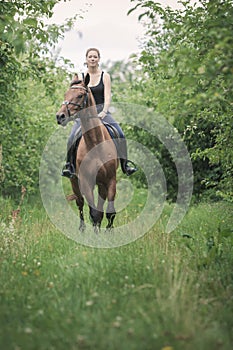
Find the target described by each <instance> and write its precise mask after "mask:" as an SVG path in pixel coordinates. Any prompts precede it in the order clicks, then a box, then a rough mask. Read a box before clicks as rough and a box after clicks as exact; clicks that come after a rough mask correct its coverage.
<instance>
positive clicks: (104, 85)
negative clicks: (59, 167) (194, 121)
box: [62, 48, 137, 178]
mask: <svg viewBox="0 0 233 350" xmlns="http://www.w3.org/2000/svg"><path fill="white" fill-rule="evenodd" d="M99 61H100V52H99V50H98V49H96V48H90V49H88V50H87V52H86V65H87V72H86V74H87V73H88V74H89V75H90V83H89V88H90V89H91V92H92V94H93V96H94V99H95V103H96V107H97V112H98V116H99V118H101V119H102V120H103V122H106V123H108V124H110V125H112V126H114V127H115V128H116V129H117V131H118V134H119V136H120V139H119V140H118V142H117V151H118V156H119V158H120V162H121V168H122V171H123V173H125V174H126V175H127V176H129V175H131V174H133V173H134V172H135V171H136V170H137V169H136V167H135V165H134V164H133V162H131V161H129V160H128V159H127V144H126V139H125V136H124V133H123V131H122V129H121V128H120V126H119V124H118V123H116V121H115V120H114V119H113V117H112V115H111V113H110V112H109V107H110V101H111V79H110V75H109V74H108V73H106V72H103V71H101V70H100V69H99ZM83 80H84V74H83ZM79 129H80V120H79V119H76V120H75V123H74V126H73V128H72V131H71V134H70V137H69V140H68V144H67V162H66V165H65V166H64V168H63V171H62V175H63V176H66V177H68V178H71V177H73V176H75V154H76V149H77V145H78V144H79V141H80V138H81V135H78V136H77V132H78V130H79ZM130 163H131V165H133V166H132V167H131V166H130Z"/></svg>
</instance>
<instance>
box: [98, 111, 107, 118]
mask: <svg viewBox="0 0 233 350" xmlns="http://www.w3.org/2000/svg"><path fill="white" fill-rule="evenodd" d="M106 114H107V113H106V112H105V111H101V112H100V113H99V114H98V117H99V118H101V119H103V118H104V117H105V116H106Z"/></svg>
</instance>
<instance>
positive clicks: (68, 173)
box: [61, 163, 77, 179]
mask: <svg viewBox="0 0 233 350" xmlns="http://www.w3.org/2000/svg"><path fill="white" fill-rule="evenodd" d="M61 176H65V177H68V178H69V179H71V178H74V177H76V176H77V175H76V173H75V170H74V166H73V164H71V163H66V164H65V165H64V167H63V169H62V173H61Z"/></svg>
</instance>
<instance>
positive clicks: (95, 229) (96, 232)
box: [93, 225, 100, 235]
mask: <svg viewBox="0 0 233 350" xmlns="http://www.w3.org/2000/svg"><path fill="white" fill-rule="evenodd" d="M93 227H94V233H95V234H97V235H98V234H99V233H100V226H98V225H94V226H93Z"/></svg>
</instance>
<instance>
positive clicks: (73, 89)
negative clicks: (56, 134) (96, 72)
mask: <svg viewBox="0 0 233 350" xmlns="http://www.w3.org/2000/svg"><path fill="white" fill-rule="evenodd" d="M89 81H90V76H89V74H87V75H86V76H85V79H84V81H82V80H79V79H78V75H75V77H74V79H73V80H72V82H71V84H70V88H69V90H68V91H67V92H66V93H65V100H64V102H63V103H62V106H61V108H60V109H59V111H58V112H57V114H56V118H57V123H58V124H60V125H62V126H65V125H66V124H67V123H68V122H69V121H71V120H73V119H74V118H75V117H76V116H77V114H78V112H79V111H80V110H82V109H84V108H87V106H88V87H87V86H88V84H89Z"/></svg>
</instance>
